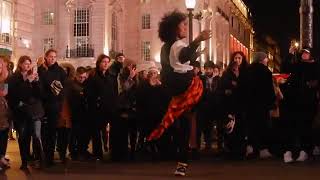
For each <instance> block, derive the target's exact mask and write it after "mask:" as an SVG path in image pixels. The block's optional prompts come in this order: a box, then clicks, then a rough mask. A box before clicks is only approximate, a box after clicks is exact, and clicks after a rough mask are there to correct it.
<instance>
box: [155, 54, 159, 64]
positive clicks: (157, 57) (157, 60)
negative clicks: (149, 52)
mask: <svg viewBox="0 0 320 180" xmlns="http://www.w3.org/2000/svg"><path fill="white" fill-rule="evenodd" d="M154 59H155V61H156V62H160V53H157V54H156V55H155V56H154Z"/></svg>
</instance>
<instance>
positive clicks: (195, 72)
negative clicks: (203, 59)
mask: <svg viewBox="0 0 320 180" xmlns="http://www.w3.org/2000/svg"><path fill="white" fill-rule="evenodd" d="M193 72H194V74H195V75H198V74H199V72H200V68H199V67H193Z"/></svg>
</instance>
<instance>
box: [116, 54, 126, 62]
mask: <svg viewBox="0 0 320 180" xmlns="http://www.w3.org/2000/svg"><path fill="white" fill-rule="evenodd" d="M125 59H126V58H125V57H124V56H119V57H118V58H117V61H118V62H120V63H123V62H124V60H125Z"/></svg>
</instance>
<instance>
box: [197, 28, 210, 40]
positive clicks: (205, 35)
mask: <svg viewBox="0 0 320 180" xmlns="http://www.w3.org/2000/svg"><path fill="white" fill-rule="evenodd" d="M211 37H212V31H211V30H204V31H202V32H201V33H200V34H199V36H198V37H197V38H196V41H199V42H200V41H205V40H208V39H210V38H211Z"/></svg>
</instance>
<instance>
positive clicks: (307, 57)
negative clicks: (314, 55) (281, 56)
mask: <svg viewBox="0 0 320 180" xmlns="http://www.w3.org/2000/svg"><path fill="white" fill-rule="evenodd" d="M301 58H302V60H309V59H310V53H308V52H303V53H302V55H301Z"/></svg>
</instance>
